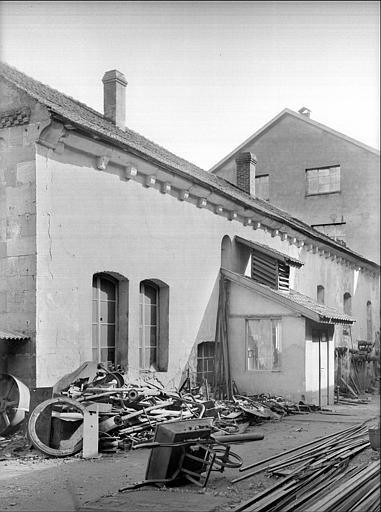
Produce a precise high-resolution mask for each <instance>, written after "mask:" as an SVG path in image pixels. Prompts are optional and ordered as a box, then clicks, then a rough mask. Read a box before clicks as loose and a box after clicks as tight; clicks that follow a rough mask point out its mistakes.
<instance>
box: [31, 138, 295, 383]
mask: <svg viewBox="0 0 381 512" xmlns="http://www.w3.org/2000/svg"><path fill="white" fill-rule="evenodd" d="M59 160H61V161H59ZM65 160H67V161H68V162H69V163H65ZM142 165H144V163H142ZM145 165H148V164H145ZM226 234H228V235H230V237H231V238H233V236H234V235H236V234H237V235H240V236H242V237H246V238H248V239H251V240H257V241H259V242H261V243H267V244H269V245H270V244H273V245H276V247H277V248H279V249H280V248H281V247H282V244H283V245H284V247H283V250H285V251H287V252H290V253H294V252H295V248H294V247H291V246H290V245H289V244H284V243H283V242H281V241H280V239H279V240H277V241H276V240H274V239H272V238H271V236H270V235H269V234H268V233H265V232H264V231H262V230H257V231H255V230H253V229H252V228H251V227H244V226H243V225H242V224H241V223H238V222H236V221H229V220H227V219H226V218H223V217H221V216H217V215H215V214H213V213H212V212H210V211H208V210H204V209H200V208H197V207H196V206H194V205H193V204H190V203H188V202H186V201H184V202H182V201H179V200H178V199H177V198H175V197H173V196H171V195H169V194H166V195H163V194H161V193H160V191H158V190H156V189H150V188H145V187H143V186H142V185H141V184H139V183H137V182H135V181H133V180H130V181H128V182H126V181H121V179H120V177H119V171H118V169H116V168H115V169H113V168H112V167H109V168H108V169H107V171H99V170H97V169H95V168H94V159H91V158H90V157H89V156H86V155H81V154H77V153H76V154H71V155H70V154H69V155H68V154H67V150H65V154H64V155H61V156H57V155H56V154H54V153H53V151H52V150H47V149H46V148H42V147H40V148H39V154H38V156H37V276H38V277H37V382H38V386H48V385H51V384H53V383H54V382H55V381H56V380H57V379H58V378H59V377H61V376H62V375H63V374H64V373H67V372H69V371H72V370H73V369H74V368H76V367H77V366H79V364H81V362H83V361H84V360H87V359H90V358H91V294H92V276H93V274H94V273H96V272H103V271H104V272H117V273H119V274H121V275H123V276H124V277H126V278H127V279H128V280H129V303H130V307H129V371H130V372H131V373H133V372H136V371H137V370H138V344H139V330H138V327H139V326H138V324H139V316H138V315H139V311H138V307H139V284H140V281H141V280H143V279H150V278H156V279H160V280H161V281H164V282H165V283H166V284H167V285H168V286H169V290H170V298H169V303H170V306H169V307H170V324H169V354H170V356H169V368H168V372H167V373H162V372H160V373H158V377H159V378H160V380H161V381H162V382H171V383H174V384H175V385H177V384H178V380H179V378H180V375H181V372H182V370H183V368H184V366H185V365H186V363H187V360H188V358H189V355H190V353H191V350H192V347H193V345H194V343H195V342H197V341H204V340H213V339H214V335H215V312H216V300H217V298H218V293H216V291H215V292H214V297H213V298H211V297H212V292H213V289H215V285H216V280H217V278H218V274H219V268H220V263H221V241H222V238H223V236H224V235H226ZM206 310H207V314H206Z"/></svg>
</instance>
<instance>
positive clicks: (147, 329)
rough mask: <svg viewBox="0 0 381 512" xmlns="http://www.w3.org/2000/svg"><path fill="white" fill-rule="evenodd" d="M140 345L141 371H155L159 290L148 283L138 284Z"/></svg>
mask: <svg viewBox="0 0 381 512" xmlns="http://www.w3.org/2000/svg"><path fill="white" fill-rule="evenodd" d="M139 306H140V315H139V316H140V326H139V330H140V336H139V337H140V345H139V364H140V368H141V369H146V370H149V369H152V368H154V369H156V365H157V349H158V333H159V329H158V320H159V311H158V310H159V289H158V288H157V287H156V286H155V285H154V284H153V283H151V282H150V281H142V282H141V283H140V305H139Z"/></svg>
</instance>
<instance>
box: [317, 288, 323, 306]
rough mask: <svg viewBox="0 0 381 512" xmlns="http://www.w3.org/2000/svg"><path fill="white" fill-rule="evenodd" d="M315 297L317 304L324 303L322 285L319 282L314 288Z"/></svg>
mask: <svg viewBox="0 0 381 512" xmlns="http://www.w3.org/2000/svg"><path fill="white" fill-rule="evenodd" d="M316 298H317V301H318V303H319V304H324V286H322V285H321V284H319V285H318V287H317V289H316Z"/></svg>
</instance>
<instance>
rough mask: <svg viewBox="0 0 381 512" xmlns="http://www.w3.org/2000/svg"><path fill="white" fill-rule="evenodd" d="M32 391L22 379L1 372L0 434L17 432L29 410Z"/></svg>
mask: <svg viewBox="0 0 381 512" xmlns="http://www.w3.org/2000/svg"><path fill="white" fill-rule="evenodd" d="M29 402H30V392H29V389H28V388H27V387H26V386H25V384H23V383H22V382H21V381H20V380H18V379H16V377H14V376H13V375H10V374H8V373H2V374H0V435H2V436H6V435H8V434H12V433H13V432H15V431H16V430H17V429H18V428H19V426H20V424H21V423H22V421H23V420H24V419H25V414H26V413H27V412H28V411H29Z"/></svg>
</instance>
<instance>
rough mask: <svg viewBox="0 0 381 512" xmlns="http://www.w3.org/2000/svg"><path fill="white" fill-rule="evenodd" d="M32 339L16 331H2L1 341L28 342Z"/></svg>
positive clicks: (0, 330) (0, 332)
mask: <svg viewBox="0 0 381 512" xmlns="http://www.w3.org/2000/svg"><path fill="white" fill-rule="evenodd" d="M29 339H30V337H29V336H26V335H25V334H21V333H18V332H15V331H5V330H4V329H0V340H1V341H27V340H29Z"/></svg>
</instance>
